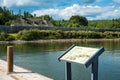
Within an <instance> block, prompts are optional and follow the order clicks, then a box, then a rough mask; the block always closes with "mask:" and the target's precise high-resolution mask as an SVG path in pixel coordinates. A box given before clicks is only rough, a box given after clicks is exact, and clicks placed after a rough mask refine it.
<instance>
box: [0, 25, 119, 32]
mask: <svg viewBox="0 0 120 80" xmlns="http://www.w3.org/2000/svg"><path fill="white" fill-rule="evenodd" d="M24 29H25V30H29V29H39V30H62V31H73V30H74V31H79V30H81V31H95V32H105V31H112V32H120V29H97V28H73V27H71V28H70V27H69V28H68V27H49V26H3V25H0V32H2V31H3V32H13V33H16V32H19V31H21V30H24Z"/></svg>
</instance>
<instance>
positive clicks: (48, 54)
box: [0, 40, 120, 80]
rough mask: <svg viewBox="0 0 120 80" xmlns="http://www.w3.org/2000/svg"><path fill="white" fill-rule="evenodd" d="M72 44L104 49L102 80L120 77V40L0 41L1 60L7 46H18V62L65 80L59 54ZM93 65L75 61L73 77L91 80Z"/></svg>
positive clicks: (17, 63) (4, 58)
mask: <svg viewBox="0 0 120 80" xmlns="http://www.w3.org/2000/svg"><path fill="white" fill-rule="evenodd" d="M72 44H75V45H77V46H84V47H93V48H100V47H101V46H104V48H105V52H104V53H103V54H102V55H101V56H100V58H99V80H120V40H118V41H114V40H112V41H91V42H87V41H84V42H83V41H80V42H68V43H64V42H49V43H24V44H17V43H16V44H0V59H3V60H6V47H7V46H8V45H12V46H14V58H15V60H14V63H15V64H16V65H18V66H21V67H24V68H27V69H30V70H32V71H34V72H37V73H40V74H43V75H45V76H48V77H50V78H53V79H54V80H65V62H59V61H58V57H59V56H61V55H62V54H63V53H64V51H65V50H66V49H67V48H69V47H70V46H71V45H72ZM90 76H91V66H90V67H89V68H87V69H86V68H85V66H83V65H80V64H75V63H73V64H72V78H73V79H72V80H90Z"/></svg>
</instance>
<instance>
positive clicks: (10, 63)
mask: <svg viewBox="0 0 120 80" xmlns="http://www.w3.org/2000/svg"><path fill="white" fill-rule="evenodd" d="M7 63H8V65H7V72H8V73H10V72H13V46H8V47H7Z"/></svg>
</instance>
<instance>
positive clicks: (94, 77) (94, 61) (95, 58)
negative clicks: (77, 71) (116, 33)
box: [58, 45, 104, 80]
mask: <svg viewBox="0 0 120 80" xmlns="http://www.w3.org/2000/svg"><path fill="white" fill-rule="evenodd" d="M74 47H75V45H72V46H71V47H70V48H68V49H67V50H66V51H65V52H64V53H63V54H62V55H61V56H60V57H59V58H58V60H59V61H62V60H61V58H62V57H63V56H64V55H65V54H67V53H68V52H69V51H70V50H72V49H73V48H74ZM103 52H104V48H103V47H102V48H100V49H99V50H98V51H97V52H96V53H95V54H94V55H93V56H92V57H90V58H89V59H88V61H86V63H85V64H84V65H85V66H86V68H88V67H89V66H90V65H91V64H92V70H91V80H98V62H99V56H100V55H101V54H102V53H103ZM63 61H65V60H63ZM65 62H66V80H72V78H71V76H72V75H71V73H72V72H71V62H69V61H65Z"/></svg>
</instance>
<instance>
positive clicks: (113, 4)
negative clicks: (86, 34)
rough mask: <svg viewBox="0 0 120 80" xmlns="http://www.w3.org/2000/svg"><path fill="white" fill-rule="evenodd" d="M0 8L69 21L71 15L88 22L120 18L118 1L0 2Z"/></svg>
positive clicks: (16, 0) (19, 0)
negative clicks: (83, 17)
mask: <svg viewBox="0 0 120 80" xmlns="http://www.w3.org/2000/svg"><path fill="white" fill-rule="evenodd" d="M0 6H6V7H7V8H9V9H11V10H13V11H14V12H15V13H18V11H19V9H21V11H22V12H23V11H28V12H30V13H31V14H36V15H37V16H41V15H50V16H52V17H53V18H54V19H65V20H67V19H69V18H70V17H71V16H72V15H80V16H85V17H86V18H87V19H88V20H103V19H113V18H120V0H0Z"/></svg>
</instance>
